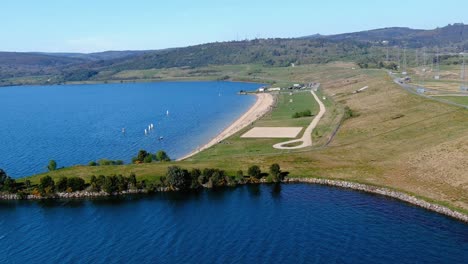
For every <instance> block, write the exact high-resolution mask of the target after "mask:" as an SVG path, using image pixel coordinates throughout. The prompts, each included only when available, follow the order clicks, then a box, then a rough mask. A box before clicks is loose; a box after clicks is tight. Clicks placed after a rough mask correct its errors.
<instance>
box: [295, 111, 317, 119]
mask: <svg viewBox="0 0 468 264" xmlns="http://www.w3.org/2000/svg"><path fill="white" fill-rule="evenodd" d="M307 116H312V112H311V111H310V110H304V111H302V112H296V113H294V114H293V116H292V118H299V117H307Z"/></svg>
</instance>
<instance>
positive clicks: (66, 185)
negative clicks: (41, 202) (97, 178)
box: [29, 175, 86, 196]
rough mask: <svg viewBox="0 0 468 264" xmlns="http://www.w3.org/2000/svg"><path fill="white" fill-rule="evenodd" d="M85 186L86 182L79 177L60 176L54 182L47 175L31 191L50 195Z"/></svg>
mask: <svg viewBox="0 0 468 264" xmlns="http://www.w3.org/2000/svg"><path fill="white" fill-rule="evenodd" d="M29 185H30V184H29ZM85 188H86V183H85V181H84V180H83V179H82V178H80V177H60V178H59V179H58V181H57V183H56V182H55V181H54V179H53V178H52V177H50V176H49V175H47V176H45V177H42V178H41V179H40V181H39V185H38V186H37V189H33V191H32V193H33V194H37V191H38V192H39V193H40V194H41V195H42V196H44V195H52V194H54V193H55V192H76V191H82V190H84V189H85Z"/></svg>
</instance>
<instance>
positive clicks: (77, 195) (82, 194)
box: [0, 187, 171, 200]
mask: <svg viewBox="0 0 468 264" xmlns="http://www.w3.org/2000/svg"><path fill="white" fill-rule="evenodd" d="M154 191H155V192H169V191H171V189H170V188H169V187H159V188H156V190H154ZM147 193H149V191H148V190H145V189H131V190H126V191H122V192H114V193H112V194H108V193H106V192H104V191H100V192H91V191H78V192H71V193H68V192H59V193H56V194H55V195H50V196H46V197H43V196H36V195H31V194H30V195H26V196H24V197H21V196H20V195H18V194H0V200H46V199H84V198H98V197H106V196H120V195H129V194H147Z"/></svg>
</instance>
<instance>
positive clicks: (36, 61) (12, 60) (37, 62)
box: [0, 52, 86, 67]
mask: <svg viewBox="0 0 468 264" xmlns="http://www.w3.org/2000/svg"><path fill="white" fill-rule="evenodd" d="M85 61H86V60H85V59H81V58H72V57H61V56H54V55H49V54H41V53H24V52H0V65H3V66H29V67H32V66H40V67H55V66H63V65H68V64H76V63H83V62H85Z"/></svg>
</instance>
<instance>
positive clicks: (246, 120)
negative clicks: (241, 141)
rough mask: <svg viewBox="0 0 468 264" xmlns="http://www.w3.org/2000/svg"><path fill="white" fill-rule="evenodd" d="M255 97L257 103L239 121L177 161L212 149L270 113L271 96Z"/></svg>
mask: <svg viewBox="0 0 468 264" xmlns="http://www.w3.org/2000/svg"><path fill="white" fill-rule="evenodd" d="M256 96H257V101H256V102H255V104H254V105H253V106H252V107H251V108H250V109H249V110H248V111H247V112H246V113H245V114H243V115H242V116H241V117H240V118H239V119H237V120H236V121H235V122H234V123H232V124H231V125H230V126H229V127H228V128H226V129H225V130H224V131H223V132H221V133H220V134H219V135H217V136H216V137H215V138H213V139H212V140H211V141H210V142H208V143H207V144H205V145H204V146H202V147H200V148H198V149H197V150H195V151H193V152H191V153H190V154H188V155H186V156H184V157H182V158H179V159H178V161H180V160H184V159H187V158H190V157H192V156H193V155H195V154H197V153H199V152H200V151H203V150H205V149H207V148H210V147H212V146H213V145H216V144H218V143H219V142H221V141H222V140H224V139H226V138H228V137H230V136H232V135H234V134H235V133H237V132H239V131H240V130H242V129H243V128H245V127H246V126H248V125H250V124H252V123H253V122H254V121H256V120H257V119H259V118H260V117H262V116H263V115H265V114H266V113H267V112H268V111H270V109H271V107H272V106H273V103H274V100H273V96H272V95H271V94H269V93H260V94H256Z"/></svg>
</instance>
